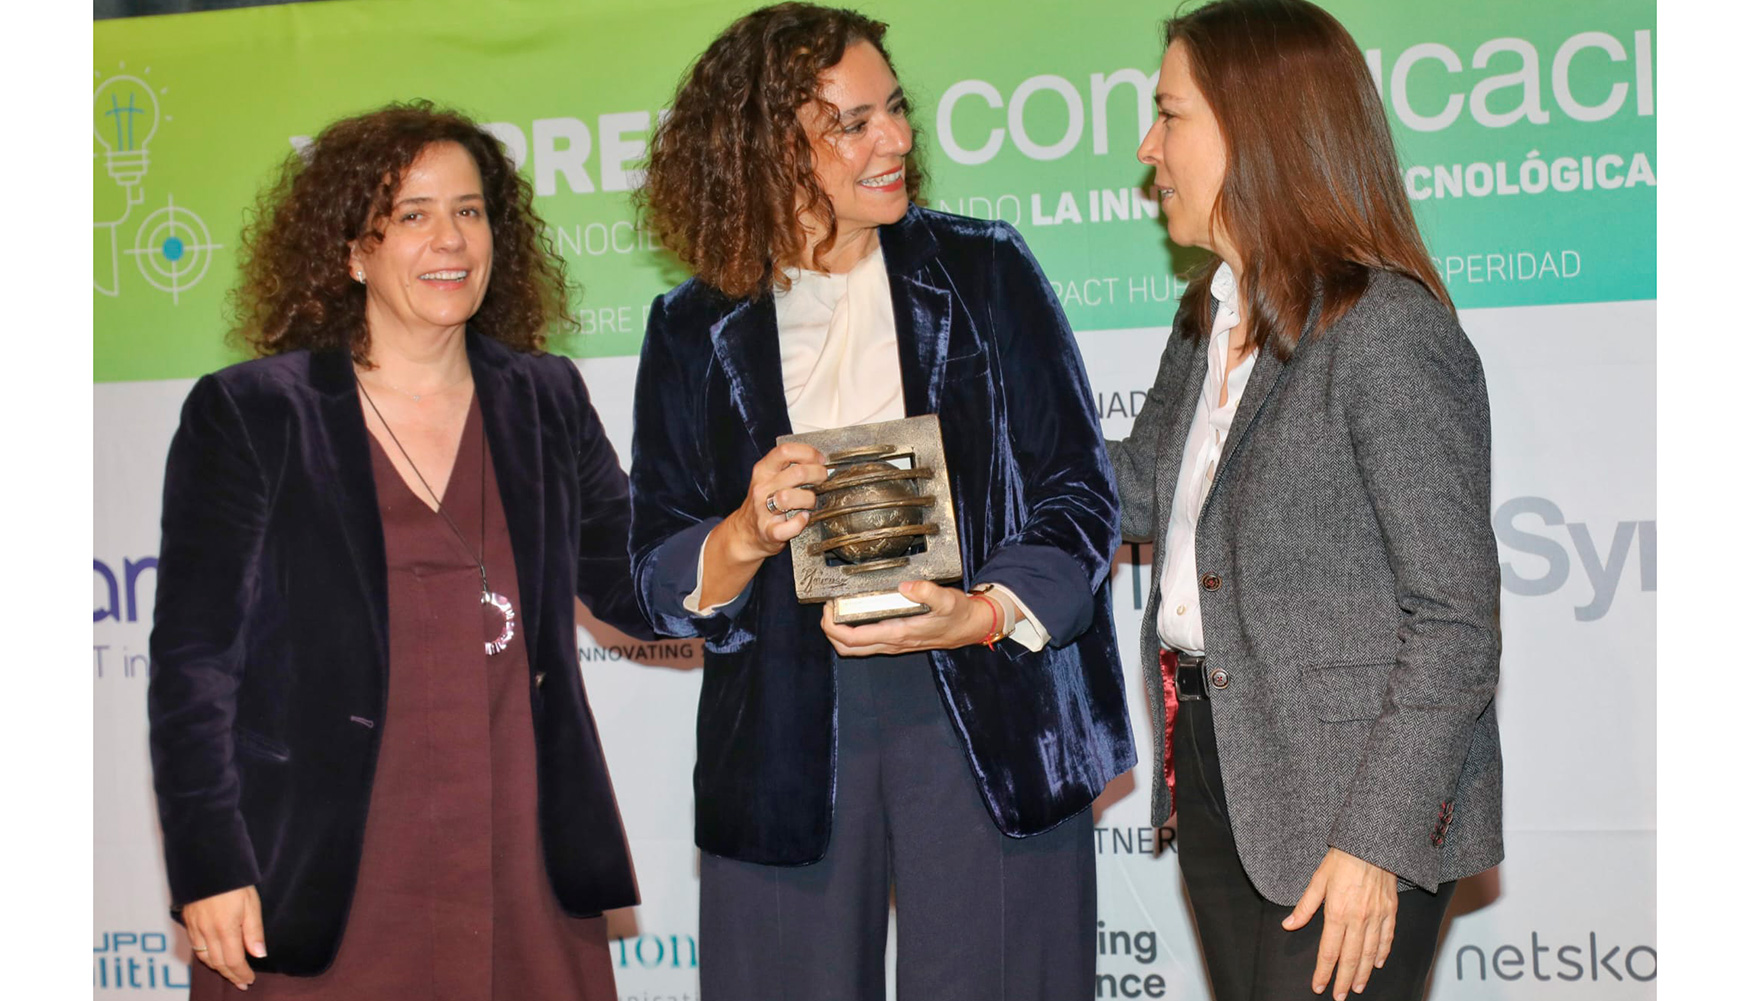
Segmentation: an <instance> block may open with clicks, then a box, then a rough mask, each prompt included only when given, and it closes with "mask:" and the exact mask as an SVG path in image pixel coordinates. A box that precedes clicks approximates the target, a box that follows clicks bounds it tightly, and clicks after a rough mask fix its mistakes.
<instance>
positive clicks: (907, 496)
mask: <svg viewBox="0 0 1750 1001" xmlns="http://www.w3.org/2000/svg"><path fill="white" fill-rule="evenodd" d="M778 441H779V442H780V443H782V442H787V441H799V442H802V443H803V444H806V445H812V446H813V447H814V448H816V449H818V450H819V451H820V452H821V453H822V454H823V455H825V456H826V460H827V461H826V466H827V468H828V469H829V470H838V469H841V468H842V469H845V470H846V472H844V473H836V474H835V475H833V476H829V477H828V479H827V482H826V483H819V484H811V485H809V487H808V489H810V490H812V491H814V493H815V496H816V498H817V501H816V507H815V510H814V511H812V512H810V514H809V521H808V525H807V526H806V527H805V528H803V529H802V531H801V532H800V533H799V534H798V535H797V536H796V537H795V538H793V539H791V540H790V562H791V564H792V566H793V567H794V569H795V577H796V598H797V600H798V601H800V602H802V603H803V604H805V605H816V604H820V603H822V602H828V603H830V604H831V607H832V616H833V621H834V622H837V623H839V624H841V625H854V624H859V623H865V622H875V621H878V620H881V619H891V618H900V617H903V616H908V615H921V614H923V613H925V612H927V611H929V606H927V605H922V604H919V603H917V602H914V601H912V600H911V599H909V598H907V597H905V596H904V595H903V594H901V593H900V592H899V590H898V588H899V585H900V584H901V583H903V582H905V581H908V580H928V581H934V582H937V583H941V582H945V581H955V582H958V581H959V580H960V579H961V576H962V572H963V567H962V565H961V562H960V531H959V528H958V527H957V526H956V525H955V523H954V497H953V491H952V488H951V487H950V486H949V484H948V467H947V457H946V456H945V455H944V453H943V449H942V425H941V422H940V421H938V420H937V418H936V415H935V414H925V415H924V416H921V417H907V418H904V419H902V420H897V421H882V422H880V423H876V424H859V425H856V426H853V427H845V428H831V429H828V430H825V431H809V432H806V433H803V434H788V435H784V436H782V437H780V438H779V439H778ZM895 459H900V460H904V459H909V460H910V461H911V467H910V468H909V469H908V468H904V467H903V466H894V465H892V463H891V461H890V460H895ZM875 463H879V464H882V465H888V466H890V467H891V468H889V469H885V470H883V469H865V470H859V471H856V472H850V467H856V466H864V465H869V464H875ZM886 483H894V484H904V485H905V486H903V487H899V488H889V489H886V490H885V491H884V492H886V493H888V494H889V495H890V496H885V497H881V498H877V499H861V500H854V501H849V502H846V501H845V498H846V497H849V496H850V495H849V494H846V493H844V491H848V490H850V489H852V488H858V487H868V486H871V485H875V486H876V489H877V490H880V489H882V488H881V486H880V485H881V484H886ZM835 494H837V495H838V497H836V498H835V496H834V495H835ZM907 510H910V511H917V512H919V515H917V516H912V517H911V518H907V516H905V515H903V514H898V512H902V511H907ZM890 514H895V515H898V517H897V519H895V518H894V517H886V518H885V520H911V521H915V523H913V524H899V525H887V526H884V527H866V528H865V527H859V526H858V524H857V522H858V521H859V518H860V516H861V520H865V521H866V520H870V519H883V517H884V516H888V515H890ZM932 514H933V517H932ZM847 529H849V530H848V531H847ZM899 539H917V540H921V541H922V544H923V550H922V551H921V552H911V553H905V554H900V555H894V556H886V557H882V558H877V559H872V560H865V561H863V562H854V561H852V560H850V559H845V558H844V556H843V554H844V552H846V551H848V550H850V549H855V548H857V547H859V546H883V545H890V544H891V543H892V541H893V540H899ZM913 547H914V548H915V543H914V544H913ZM829 554H833V555H832V556H831V558H829Z"/></svg>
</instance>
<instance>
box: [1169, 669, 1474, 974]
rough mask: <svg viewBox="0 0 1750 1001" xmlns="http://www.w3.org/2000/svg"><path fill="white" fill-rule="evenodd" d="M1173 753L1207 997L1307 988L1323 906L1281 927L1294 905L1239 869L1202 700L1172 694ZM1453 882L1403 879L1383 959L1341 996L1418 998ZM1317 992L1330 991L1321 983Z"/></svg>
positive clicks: (1183, 866) (1182, 847) (1182, 863)
mask: <svg viewBox="0 0 1750 1001" xmlns="http://www.w3.org/2000/svg"><path fill="white" fill-rule="evenodd" d="M1173 758H1174V762H1175V765H1176V769H1177V772H1178V781H1177V782H1176V784H1175V787H1174V792H1175V793H1176V794H1177V798H1178V803H1177V804H1176V805H1177V809H1178V816H1179V827H1178V836H1177V837H1176V838H1175V844H1177V845H1178V848H1179V869H1180V871H1181V872H1182V873H1183V874H1184V878H1185V889H1186V892H1187V894H1188V895H1189V896H1190V898H1191V913H1192V915H1193V916H1194V917H1195V918H1196V921H1197V938H1198V941H1199V943H1200V944H1201V945H1202V947H1203V959H1204V962H1205V963H1206V964H1207V965H1208V968H1209V986H1210V990H1211V992H1212V993H1213V994H1214V995H1215V999H1216V1001H1275V999H1278V998H1302V997H1309V996H1311V994H1312V976H1313V970H1314V968H1315V967H1316V966H1317V965H1318V950H1319V936H1320V935H1322V934H1323V933H1324V927H1325V920H1324V919H1325V912H1324V909H1323V908H1322V907H1321V908H1320V909H1319V912H1318V913H1317V914H1316V915H1314V916H1313V919H1312V920H1311V921H1310V922H1308V923H1307V925H1306V927H1304V928H1301V929H1300V930H1299V931H1292V932H1290V931H1284V930H1283V929H1282V921H1283V919H1284V918H1286V917H1288V915H1289V914H1290V913H1291V912H1292V911H1293V910H1294V908H1293V907H1292V906H1289V907H1284V906H1282V905H1280V904H1274V903H1271V902H1270V901H1269V900H1267V899H1265V897H1264V896H1263V895H1262V894H1260V893H1259V892H1258V891H1257V889H1256V888H1255V887H1253V886H1252V881H1251V879H1250V878H1248V877H1247V876H1246V871H1245V869H1244V868H1243V867H1242V866H1241V865H1240V855H1239V849H1238V848H1236V847H1235V845H1234V839H1233V827H1232V825H1231V824H1230V823H1229V821H1228V815H1227V797H1226V794H1225V792H1224V790H1223V788H1222V783H1221V761H1220V760H1219V759H1218V758H1217V756H1216V750H1215V721H1214V719H1213V717H1212V716H1211V714H1210V710H1209V703H1208V702H1205V701H1201V700H1189V701H1183V702H1180V703H1179V715H1178V719H1177V722H1176V723H1175V725H1174V728H1173ZM1456 885H1457V884H1456V883H1443V884H1441V886H1440V892H1439V893H1429V892H1427V891H1426V890H1422V889H1418V888H1411V889H1408V890H1403V891H1401V892H1400V893H1399V894H1398V914H1397V929H1396V932H1395V933H1394V938H1393V940H1392V947H1391V954H1390V955H1389V956H1387V957H1386V961H1385V966H1384V967H1383V968H1381V969H1378V970H1374V971H1373V975H1372V976H1370V977H1369V978H1368V980H1367V989H1366V990H1365V991H1363V992H1362V993H1361V994H1360V995H1353V994H1352V995H1351V996H1352V997H1354V998H1356V1001H1362V999H1365V1001H1420V999H1421V998H1422V997H1424V996H1425V995H1426V994H1427V988H1428V970H1429V968H1430V967H1431V966H1432V965H1433V963H1434V948H1435V945H1436V944H1437V941H1438V939H1439V936H1440V921H1441V918H1442V916H1444V915H1445V913H1446V906H1447V904H1449V903H1450V902H1451V900H1452V890H1453V887H1454V886H1456ZM1324 996H1326V997H1329V996H1330V987H1329V986H1327V987H1326V988H1325V994H1324Z"/></svg>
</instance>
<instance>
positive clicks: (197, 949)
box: [189, 945, 207, 952]
mask: <svg viewBox="0 0 1750 1001" xmlns="http://www.w3.org/2000/svg"><path fill="white" fill-rule="evenodd" d="M189 948H190V949H193V950H194V951H195V952H206V951H207V947H206V946H204V945H191V946H189Z"/></svg>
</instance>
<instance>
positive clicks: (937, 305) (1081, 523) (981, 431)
mask: <svg viewBox="0 0 1750 1001" xmlns="http://www.w3.org/2000/svg"><path fill="white" fill-rule="evenodd" d="M880 237H881V248H882V251H883V254H884V256H885V259H886V263H887V269H888V281H889V284H890V286H891V288H892V292H893V315H894V321H895V326H896V327H897V333H898V341H899V365H900V375H901V381H902V383H903V386H904V396H905V410H906V413H907V414H908V415H919V414H930V413H934V414H939V415H940V416H941V420H942V437H943V444H944V446H945V448H946V455H947V466H948V471H949V476H950V479H951V481H952V486H953V492H954V513H955V517H956V519H957V523H958V525H959V528H960V544H961V547H962V552H961V557H962V560H963V562H964V565H965V567H966V576H965V579H964V581H962V586H964V587H970V586H972V585H973V584H975V583H979V582H983V581H992V582H998V583H1002V584H1004V585H1006V586H1008V587H1010V588H1012V589H1013V590H1014V592H1015V593H1016V594H1017V595H1019V596H1020V597H1021V598H1022V600H1024V601H1025V602H1026V603H1027V605H1028V607H1029V608H1031V609H1032V611H1033V613H1034V614H1035V615H1036V616H1038V618H1039V620H1040V622H1041V623H1042V624H1043V625H1044V626H1045V628H1046V629H1047V630H1049V632H1050V634H1051V642H1050V645H1049V646H1048V647H1047V648H1046V649H1045V650H1043V651H1040V652H1039V653H1031V652H1028V651H1027V650H1025V649H1023V648H1022V647H1020V646H1019V645H1018V644H1015V643H1013V642H1009V643H1001V644H998V645H997V647H996V649H994V650H992V649H986V648H985V647H982V646H977V645H974V646H970V647H963V648H961V649H958V650H935V651H931V653H930V655H929V656H930V661H931V663H932V665H933V666H934V669H935V674H936V684H937V687H938V689H939V690H940V692H941V694H942V700H943V704H944V705H945V706H946V707H947V710H948V715H949V718H950V720H951V721H952V725H953V727H954V729H955V731H956V732H957V733H958V734H959V736H960V739H961V740H962V742H963V743H964V745H965V748H966V753H967V756H968V759H969V761H970V764H971V768H972V771H973V775H974V777H975V778H976V780H977V783H978V788H979V790H980V792H981V793H982V794H983V797H984V801H985V805H986V806H987V807H988V808H989V810H990V814H991V817H992V819H993V820H994V821H995V822H996V826H997V827H998V828H999V829H1000V830H1001V831H1002V832H1003V833H1004V834H1007V835H1009V836H1011V837H1024V836H1027V835H1031V834H1038V833H1040V832H1043V831H1046V830H1049V829H1051V828H1052V827H1055V826H1056V825H1058V824H1059V823H1062V822H1063V821H1064V820H1066V819H1068V818H1070V817H1072V816H1074V815H1075V814H1076V813H1078V812H1080V811H1081V810H1083V809H1085V808H1086V807H1087V806H1088V805H1089V804H1090V803H1092V802H1093V800H1094V798H1095V797H1096V796H1098V795H1099V794H1100V792H1101V790H1102V789H1104V788H1105V786H1106V783H1107V782H1108V781H1109V780H1110V779H1112V778H1113V777H1114V776H1116V775H1118V774H1120V773H1122V772H1124V771H1126V770H1127V769H1129V768H1130V767H1131V766H1132V765H1133V764H1135V762H1136V751H1135V748H1134V746H1133V744H1132V741H1131V735H1130V723H1129V717H1128V715H1127V713H1126V710H1125V702H1124V683H1123V675H1122V669H1121V667H1120V664H1119V658H1118V648H1117V643H1116V638H1115V636H1114V630H1113V625H1112V606H1111V595H1110V586H1109V583H1108V581H1107V573H1108V568H1109V565H1110V562H1111V559H1112V556H1113V553H1114V552H1115V551H1116V549H1117V546H1118V542H1119V535H1118V493H1117V487H1116V485H1115V483H1114V480H1113V475H1112V468H1111V465H1110V464H1109V462H1108V460H1107V458H1106V450H1105V447H1104V445H1103V440H1102V438H1101V435H1100V427H1099V422H1098V419H1097V417H1096V416H1095V412H1094V403H1093V395H1092V393H1091V392H1090V391H1089V389H1088V380H1087V375H1086V373H1085V371H1084V370H1083V368H1082V361H1081V355H1080V353H1079V351H1078V350H1077V348H1076V342H1075V338H1074V335H1073V334H1072V333H1071V331H1070V328H1069V322H1068V321H1067V320H1066V319H1065V318H1064V315H1063V311H1062V310H1061V309H1060V308H1059V307H1058V304H1057V300H1056V298H1055V296H1054V295H1053V294H1052V291H1051V286H1050V285H1049V283H1048V282H1047V281H1046V279H1045V275H1044V273H1043V272H1041V271H1040V269H1039V265H1038V264H1037V263H1036V262H1035V261H1034V260H1033V257H1032V255H1031V254H1029V253H1028V252H1027V248H1026V246H1025V245H1024V244H1023V243H1022V241H1021V237H1020V235H1019V234H1018V233H1016V232H1015V230H1014V229H1013V228H1011V227H1010V226H1008V225H1007V224H1005V223H1001V222H988V221H984V220H978V219H968V218H963V217H960V216H953V215H947V214H944V213H940V212H932V211H928V210H925V209H920V208H915V207H914V208H912V209H911V210H910V211H909V212H907V214H906V216H905V218H904V219H902V220H900V221H899V222H898V223H896V224H894V225H891V226H884V227H882V229H881V231H880ZM634 417H635V419H634V425H633V439H632V509H633V513H632V564H633V575H634V578H635V580H636V582H637V586H638V597H639V600H640V602H641V603H642V605H643V608H644V611H645V613H646V614H647V615H648V616H649V617H650V619H651V621H652V622H653V623H654V624H655V625H656V627H657V629H658V630H659V631H662V632H665V633H668V634H670V635H675V636H699V637H702V638H703V640H704V644H703V645H704V648H705V655H704V660H705V672H704V683H703V686H702V690H701V692H700V695H699V724H698V727H699V729H698V755H699V760H698V764H697V766H696V768H695V769H694V774H693V787H694V795H695V797H696V811H695V824H696V829H695V836H696V839H697V842H698V845H699V847H700V848H702V849H704V850H705V851H708V852H711V853H713V854H715V855H721V856H725V857H728V858H733V859H739V860H742V861H748V862H757V863H763V864H768V865H798V864H806V863H809V862H814V861H818V860H819V859H820V858H821V857H822V856H823V855H824V854H825V852H826V847H827V842H828V839H829V838H830V835H831V828H832V804H833V767H834V752H835V749H836V738H835V732H836V726H837V718H836V712H837V703H836V700H835V691H834V661H835V658H834V653H833V650H832V647H831V645H830V644H829V643H828V642H827V639H826V636H825V634H823V633H822V632H821V630H820V609H819V608H818V607H816V606H812V605H809V606H804V605H802V604H801V603H799V602H798V601H797V600H796V592H795V586H794V582H793V578H792V569H791V563H790V554H789V550H788V549H785V550H784V551H782V552H780V553H779V554H778V555H776V556H774V557H772V558H771V559H768V560H767V561H766V562H765V564H764V565H763V566H762V567H761V568H760V570H759V572H758V573H757V574H756V575H755V576H754V579H753V581H752V582H751V583H750V584H749V586H748V589H747V591H746V592H744V594H743V596H742V597H741V598H739V599H738V600H737V601H736V602H734V603H732V604H731V605H729V606H727V607H725V608H723V609H720V610H719V611H718V612H717V614H715V615H712V616H709V617H705V618H698V617H694V616H692V615H689V614H688V613H687V612H686V611H685V609H684V608H682V605H681V601H682V599H683V598H684V597H685V595H686V594H688V593H689V592H691V591H692V589H693V587H694V586H695V583H696V579H697V567H698V556H699V547H700V545H701V544H702V542H703V540H704V538H705V535H706V534H707V533H709V532H710V530H711V528H712V527H713V526H714V525H716V524H717V523H718V522H719V521H721V520H722V518H723V516H725V515H727V514H729V513H730V512H732V511H734V510H735V509H736V507H738V506H739V505H740V504H741V502H742V499H743V498H744V497H745V496H746V493H747V483H748V478H749V475H750V474H751V472H752V469H753V465H754V463H755V462H757V461H758V460H759V459H760V457H761V456H763V455H764V454H765V453H766V452H768V451H770V450H771V448H772V447H773V446H774V445H775V444H776V438H777V437H778V436H779V435H781V434H787V433H789V431H790V421H789V411H788V408H787V406H786V404H785V400H784V383H783V374H782V369H781V366H780V362H779V353H778V327H777V319H776V313H775V311H774V307H773V303H772V297H771V296H770V295H766V296H761V297H760V298H758V299H748V300H732V299H729V298H728V297H726V296H724V295H723V294H722V293H720V292H718V291H716V290H715V289H713V288H711V287H709V286H707V285H706V284H704V283H703V282H700V281H699V280H698V279H696V278H695V279H693V280H690V281H688V282H686V283H685V284H683V285H681V286H679V287H678V288H676V289H674V290H673V291H671V292H669V293H668V294H667V295H664V296H661V297H659V298H657V300H656V301H655V303H654V304H653V306H652V309H651V314H650V323H649V329H648V331H647V332H646V334H645V339H644V353H643V358H642V360H641V362H640V364H639V368H638V386H637V396H636V402H635V406H634Z"/></svg>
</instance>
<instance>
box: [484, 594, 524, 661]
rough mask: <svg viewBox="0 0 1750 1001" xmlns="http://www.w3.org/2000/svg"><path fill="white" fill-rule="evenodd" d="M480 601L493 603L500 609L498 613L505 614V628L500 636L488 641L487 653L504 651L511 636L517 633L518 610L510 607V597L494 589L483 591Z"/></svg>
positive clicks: (492, 604) (508, 644) (487, 603)
mask: <svg viewBox="0 0 1750 1001" xmlns="http://www.w3.org/2000/svg"><path fill="white" fill-rule="evenodd" d="M480 603H481V604H482V605H491V606H492V607H493V608H496V609H498V614H500V615H502V616H504V629H503V631H501V632H500V633H499V634H498V638H497V639H490V640H487V641H486V655H487V656H488V657H490V656H492V655H493V654H498V653H503V652H504V648H505V647H507V646H510V641H511V638H512V637H514V636H515V635H516V611H515V610H514V609H512V608H511V607H510V599H509V598H506V597H505V596H504V595H502V594H498V593H496V592H493V591H481V592H480Z"/></svg>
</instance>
